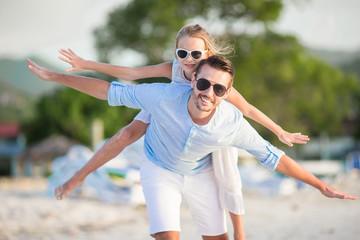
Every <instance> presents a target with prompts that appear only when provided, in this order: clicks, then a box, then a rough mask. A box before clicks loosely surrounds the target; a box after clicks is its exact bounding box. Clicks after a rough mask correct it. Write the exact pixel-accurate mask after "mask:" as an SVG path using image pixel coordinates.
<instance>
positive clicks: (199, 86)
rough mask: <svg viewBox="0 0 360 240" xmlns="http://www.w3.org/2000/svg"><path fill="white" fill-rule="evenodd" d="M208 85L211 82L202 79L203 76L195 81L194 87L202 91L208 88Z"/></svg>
mask: <svg viewBox="0 0 360 240" xmlns="http://www.w3.org/2000/svg"><path fill="white" fill-rule="evenodd" d="M210 86H211V83H210V82H209V81H208V80H206V79H203V78H200V79H199V80H198V81H197V83H196V87H197V89H199V90H200V91H204V90H206V89H208V88H209V87H210Z"/></svg>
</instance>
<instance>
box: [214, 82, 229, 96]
mask: <svg viewBox="0 0 360 240" xmlns="http://www.w3.org/2000/svg"><path fill="white" fill-rule="evenodd" d="M214 92H215V95H216V96H218V97H222V96H224V94H225V92H226V88H225V87H224V86H223V85H220V84H215V85H214Z"/></svg>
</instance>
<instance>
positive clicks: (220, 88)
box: [195, 78, 227, 97]
mask: <svg viewBox="0 0 360 240" xmlns="http://www.w3.org/2000/svg"><path fill="white" fill-rule="evenodd" d="M195 81H196V88H197V89H199V90H200V91H205V90H206V89H208V88H209V87H210V86H211V85H212V84H211V82H210V81H209V80H207V79H205V78H200V79H195ZM212 86H213V90H214V93H215V95H216V96H218V97H222V96H224V95H225V93H226V91H227V88H226V87H225V86H224V85H221V84H213V85H212Z"/></svg>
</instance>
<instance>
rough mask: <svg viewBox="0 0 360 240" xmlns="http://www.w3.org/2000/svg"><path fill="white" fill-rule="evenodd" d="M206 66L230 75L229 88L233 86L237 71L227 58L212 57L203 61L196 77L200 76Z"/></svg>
mask: <svg viewBox="0 0 360 240" xmlns="http://www.w3.org/2000/svg"><path fill="white" fill-rule="evenodd" d="M205 64H207V65H209V66H210V67H212V68H214V69H216V70H220V71H223V72H227V73H229V74H230V82H229V86H228V87H231V86H232V84H233V82H234V75H235V70H234V66H233V64H232V63H231V61H229V60H228V59H227V58H225V57H223V56H219V55H212V56H210V57H208V58H206V59H203V60H201V62H200V63H199V65H198V66H197V68H196V70H195V73H196V75H198V74H199V73H200V72H201V68H202V67H203V66H204V65H205Z"/></svg>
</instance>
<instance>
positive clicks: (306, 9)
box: [0, 0, 360, 66]
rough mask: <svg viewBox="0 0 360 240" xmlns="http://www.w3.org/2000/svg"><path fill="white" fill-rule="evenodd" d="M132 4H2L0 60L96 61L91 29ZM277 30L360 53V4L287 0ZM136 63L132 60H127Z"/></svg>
mask: <svg viewBox="0 0 360 240" xmlns="http://www.w3.org/2000/svg"><path fill="white" fill-rule="evenodd" d="M127 1H128V0H105V1H98V0H61V1H58V0H31V1H30V0H0V34H1V35H0V58H13V59H21V58H26V57H28V56H39V57H42V58H44V59H45V60H46V61H50V62H51V63H56V64H58V65H59V66H61V64H63V66H67V65H66V64H65V63H62V62H61V61H60V60H58V58H57V57H58V56H59V54H58V50H59V49H60V48H72V49H73V50H75V52H76V53H78V54H79V55H80V56H82V57H84V58H86V59H93V60H96V53H95V48H94V37H93V35H92V31H93V29H94V28H96V27H98V26H101V25H102V24H104V23H105V22H106V16H107V14H108V12H109V11H111V10H112V9H113V8H114V7H116V6H119V5H120V4H124V3H126V2H127ZM284 3H285V7H284V10H283V11H282V14H281V16H280V18H279V20H278V21H277V23H276V24H274V27H275V29H276V30H278V31H280V32H282V33H290V34H293V35H295V36H297V37H298V39H299V40H300V42H301V43H302V44H304V45H305V46H309V47H314V48H320V49H326V50H334V51H336V50H342V51H354V50H359V49H360V31H359V30H358V24H359V23H360V1H359V0H342V1H338V0H285V1H284ZM125 63H126V64H128V65H134V64H135V63H132V62H131V61H126V62H125Z"/></svg>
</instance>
